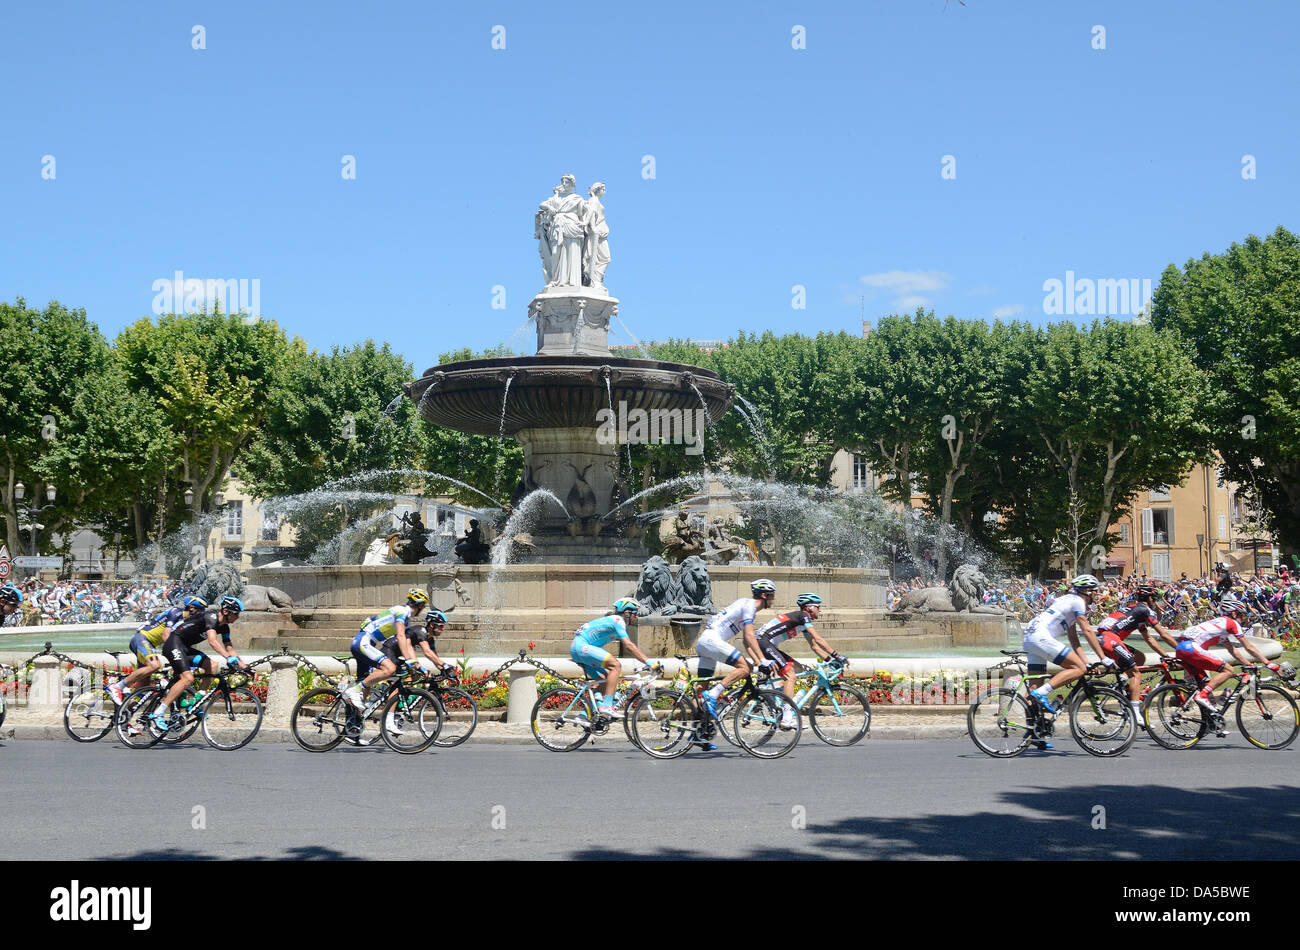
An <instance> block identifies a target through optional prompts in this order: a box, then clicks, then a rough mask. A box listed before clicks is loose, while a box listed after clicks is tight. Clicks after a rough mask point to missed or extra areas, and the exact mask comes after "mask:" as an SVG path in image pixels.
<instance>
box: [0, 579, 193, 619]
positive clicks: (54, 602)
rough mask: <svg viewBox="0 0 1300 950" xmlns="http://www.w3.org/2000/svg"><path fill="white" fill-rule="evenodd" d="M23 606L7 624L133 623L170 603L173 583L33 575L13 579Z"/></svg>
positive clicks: (159, 610) (158, 611)
mask: <svg viewBox="0 0 1300 950" xmlns="http://www.w3.org/2000/svg"><path fill="white" fill-rule="evenodd" d="M14 586H16V587H17V588H18V589H19V590H20V591H22V594H23V605H22V607H21V608H20V609H19V611H18V612H17V613H15V614H13V615H12V616H11V617H9V619H8V623H7V625H8V626H28V627H35V626H41V625H44V624H65V623H136V622H141V621H143V620H145V619H147V618H148V617H151V616H153V615H155V614H157V613H160V612H161V611H162V610H164V609H166V607H167V606H168V605H169V604H170V601H171V595H172V593H173V592H174V589H175V585H174V583H173V582H170V581H166V582H151V583H143V582H139V581H136V582H130V581H117V582H111V583H90V582H87V581H56V582H52V583H43V582H41V581H38V580H36V579H34V578H29V579H27V580H25V581H19V582H16V583H15V585H14Z"/></svg>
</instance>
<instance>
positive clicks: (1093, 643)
mask: <svg viewBox="0 0 1300 950" xmlns="http://www.w3.org/2000/svg"><path fill="white" fill-rule="evenodd" d="M1074 624H1075V626H1077V627H1078V628H1079V629H1080V630H1082V631H1083V635H1084V637H1086V638H1087V640H1088V646H1090V647H1092V652H1093V653H1094V654H1096V656H1097V659H1098V660H1101V659H1104V658H1105V656H1106V653H1105V651H1103V650H1102V648H1101V641H1100V640H1098V639H1097V634H1096V633H1095V632H1094V631H1093V629H1092V624H1090V623H1088V619H1087V618H1086V617H1080V618H1079V619H1078V620H1076V621H1075V622H1074ZM1070 643H1071V645H1072V646H1073V647H1074V648H1075V649H1076V650H1077V649H1079V638H1078V636H1076V635H1075V632H1074V627H1071V628H1070Z"/></svg>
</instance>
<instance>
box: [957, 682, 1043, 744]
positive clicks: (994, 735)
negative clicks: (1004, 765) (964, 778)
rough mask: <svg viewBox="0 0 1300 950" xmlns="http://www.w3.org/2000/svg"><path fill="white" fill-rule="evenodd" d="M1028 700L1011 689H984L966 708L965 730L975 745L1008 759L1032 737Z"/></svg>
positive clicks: (1032, 730)
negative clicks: (968, 707)
mask: <svg viewBox="0 0 1300 950" xmlns="http://www.w3.org/2000/svg"><path fill="white" fill-rule="evenodd" d="M1032 722H1033V717H1032V716H1031V713H1030V709H1029V702H1028V700H1026V699H1025V698H1024V697H1023V696H1021V695H1020V694H1019V693H1017V692H1016V691H1015V690H1013V689H1006V688H1004V687H999V688H997V689H987V690H985V691H984V692H982V693H980V694H979V695H978V696H976V697H975V700H974V702H972V703H971V705H970V709H968V710H967V711H966V731H967V733H969V734H970V738H971V741H972V742H974V743H975V747H976V748H977V749H979V750H980V751H981V752H983V753H984V754H985V755H991V756H993V757H994V758H995V759H1009V758H1011V757H1013V756H1017V755H1019V754H1020V753H1021V752H1024V751H1025V750H1026V749H1027V748H1029V742H1030V740H1031V739H1032V738H1033V737H1034V728H1033V725H1032Z"/></svg>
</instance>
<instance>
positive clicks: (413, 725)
mask: <svg viewBox="0 0 1300 950" xmlns="http://www.w3.org/2000/svg"><path fill="white" fill-rule="evenodd" d="M442 722H443V710H442V703H440V702H439V701H438V697H437V696H435V695H433V693H431V692H429V691H428V690H427V689H418V688H414V689H407V690H399V691H398V692H397V693H396V694H394V696H393V697H392V698H391V699H389V700H388V702H387V703H385V704H384V709H383V711H382V712H381V713H380V720H379V723H380V725H379V734H380V735H381V736H382V737H383V739H384V743H385V744H386V745H387V746H388V748H390V749H392V750H393V751H394V752H401V753H403V754H405V755H413V754H414V753H416V752H423V751H424V750H425V749H427V748H429V746H431V745H433V743H434V742H435V741H437V738H438V733H439V732H440V731H441V730H442Z"/></svg>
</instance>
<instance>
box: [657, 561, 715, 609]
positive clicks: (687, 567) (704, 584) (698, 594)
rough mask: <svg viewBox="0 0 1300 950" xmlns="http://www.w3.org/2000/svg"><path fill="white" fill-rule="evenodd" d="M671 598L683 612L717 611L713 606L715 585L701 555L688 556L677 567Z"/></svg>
mask: <svg viewBox="0 0 1300 950" xmlns="http://www.w3.org/2000/svg"><path fill="white" fill-rule="evenodd" d="M669 599H670V600H671V601H672V602H673V603H674V604H675V605H676V606H677V607H678V608H679V609H680V610H681V611H682V612H683V613H689V614H711V613H716V612H717V608H716V607H714V606H713V585H712V582H711V581H710V580H709V568H708V565H706V564H705V563H704V559H703V558H701V557H688V558H687V559H686V560H684V561H682V564H681V567H679V568H678V569H677V579H676V580H675V581H673V587H672V591H671V593H670V595H669Z"/></svg>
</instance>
